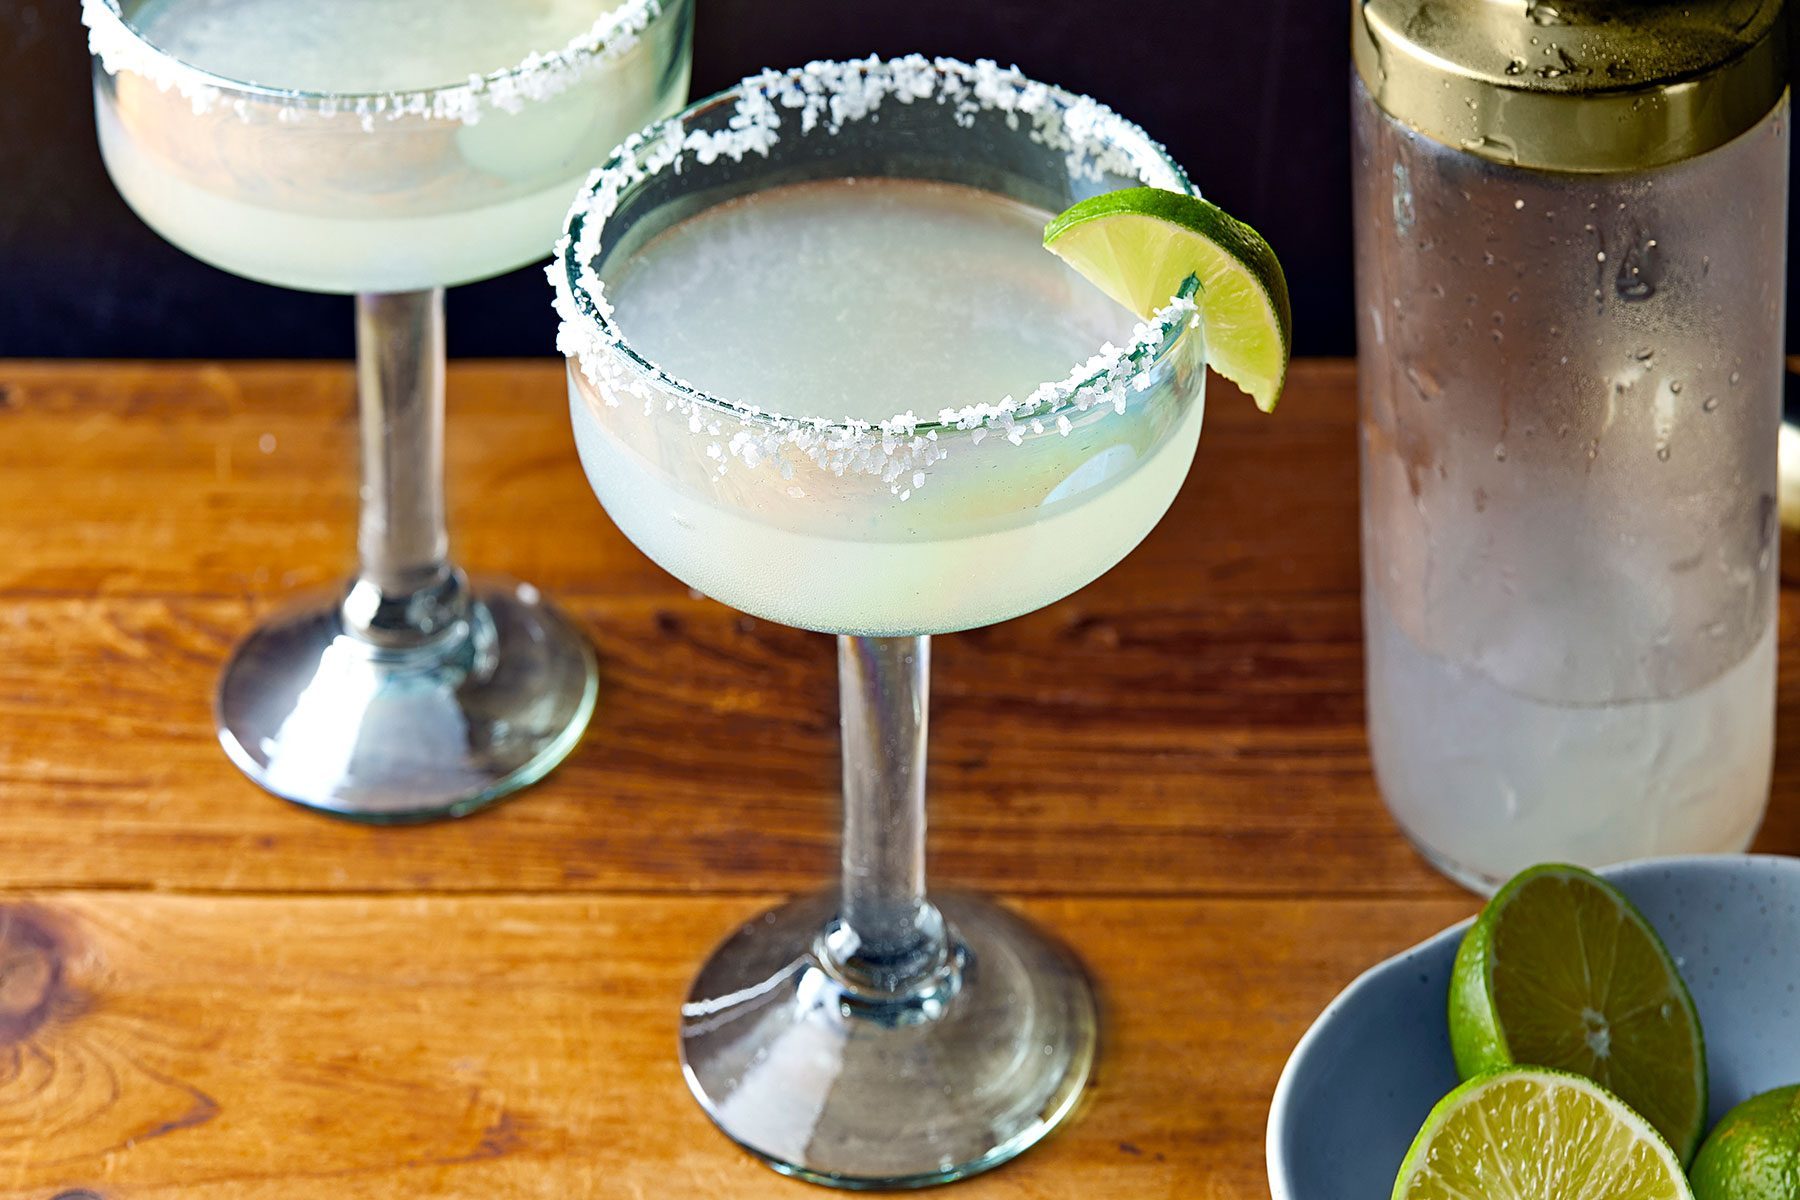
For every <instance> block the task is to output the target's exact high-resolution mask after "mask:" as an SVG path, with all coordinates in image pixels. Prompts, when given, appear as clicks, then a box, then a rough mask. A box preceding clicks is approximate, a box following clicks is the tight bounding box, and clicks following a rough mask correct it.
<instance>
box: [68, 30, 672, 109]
mask: <svg viewBox="0 0 1800 1200" xmlns="http://www.w3.org/2000/svg"><path fill="white" fill-rule="evenodd" d="M678 3H679V0H678ZM669 7H675V5H666V4H665V3H664V0H624V3H622V4H621V5H619V7H617V8H615V9H613V10H612V11H610V12H607V13H604V14H602V15H601V16H600V17H599V18H597V19H596V20H595V21H594V24H593V25H592V26H591V27H590V28H589V29H587V30H586V31H585V32H583V33H580V34H577V35H576V36H575V37H574V38H572V39H570V40H569V42H568V43H567V44H566V45H564V46H562V47H561V48H560V49H555V50H549V51H545V52H543V53H534V54H531V55H528V56H527V57H526V58H525V59H524V61H522V62H519V63H516V64H514V65H513V66H510V67H503V68H501V69H500V70H497V71H490V72H488V73H487V74H485V75H471V76H469V77H468V78H467V79H464V80H462V81H460V82H457V83H448V84H444V85H442V86H440V87H432V88H422V89H420V90H418V91H411V92H309V91H303V90H296V89H291V88H276V87H268V86H265V85H263V84H258V83H249V82H246V81H244V80H239V79H232V78H230V77H229V76H225V75H219V74H216V73H214V72H212V71H207V70H205V69H203V68H201V67H197V66H194V65H193V64H191V63H188V62H184V61H183V60H181V59H179V58H177V57H176V56H175V55H173V54H171V53H169V52H168V51H166V50H163V49H161V48H160V47H158V46H157V45H156V44H155V43H154V42H152V41H150V40H149V39H148V38H146V37H145V36H144V35H143V34H141V33H139V32H138V31H137V30H136V29H135V28H133V26H132V25H131V23H130V22H129V21H128V20H126V18H125V14H124V10H123V9H122V8H121V7H120V0H81V21H82V24H84V25H86V26H87V30H88V50H89V52H90V53H92V54H93V56H94V57H95V58H97V59H98V60H99V61H100V65H101V67H102V68H104V69H105V71H106V72H107V73H108V74H109V75H117V74H119V73H120V72H122V71H128V72H130V73H131V74H134V75H139V76H142V77H143V78H145V79H147V80H149V81H150V82H151V83H154V84H155V85H156V86H157V88H158V89H160V90H161V91H165V92H167V91H170V90H174V91H176V92H178V93H180V94H181V95H182V96H184V97H186V98H187V99H188V101H189V102H190V103H192V104H193V106H194V111H195V112H197V113H199V112H205V111H207V110H208V109H210V108H212V107H213V106H214V105H215V104H217V103H218V102H219V101H220V100H222V99H224V98H226V97H230V96H235V97H236V98H237V101H238V112H239V115H240V116H246V117H247V116H248V115H249V114H248V110H247V109H246V108H245V107H244V106H243V101H244V100H245V99H246V98H249V97H257V98H261V99H268V100H279V101H281V102H283V104H284V105H285V106H286V107H288V108H293V109H306V110H309V111H317V112H320V113H323V114H326V115H333V114H337V113H348V114H352V115H356V116H360V117H362V118H363V119H364V121H365V123H367V122H372V121H373V120H374V119H375V118H377V117H383V118H386V119H388V120H396V119H399V118H402V117H423V118H427V119H433V120H450V121H461V122H464V123H465V124H472V123H474V122H475V121H477V120H479V119H480V117H481V112H482V109H483V108H484V107H490V108H497V109H500V110H501V111H503V112H509V113H511V112H518V111H520V110H521V109H522V108H524V107H525V105H527V104H528V103H531V102H533V101H537V100H546V99H549V98H550V97H551V96H554V95H556V94H558V93H559V92H562V91H565V90H567V89H568V88H570V87H572V86H574V85H575V84H576V83H578V82H580V81H581V79H583V78H584V77H585V76H586V75H587V73H588V72H589V71H590V70H591V69H592V68H593V67H594V66H595V65H596V64H599V63H603V62H607V61H610V60H612V59H615V58H619V57H621V56H622V55H624V54H626V53H628V52H629V51H630V50H631V49H632V48H633V47H634V46H636V45H637V42H638V38H639V37H640V36H641V35H642V34H643V32H644V30H646V29H648V28H649V27H650V26H651V24H653V23H654V22H655V21H656V20H657V18H658V17H660V16H662V15H663V13H664V11H665V10H666V9H667V8H669Z"/></svg>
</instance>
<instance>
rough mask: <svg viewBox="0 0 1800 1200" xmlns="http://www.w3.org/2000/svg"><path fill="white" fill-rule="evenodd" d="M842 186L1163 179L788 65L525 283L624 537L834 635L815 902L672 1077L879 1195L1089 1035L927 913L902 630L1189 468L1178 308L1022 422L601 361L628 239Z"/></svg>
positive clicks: (962, 106) (1027, 405)
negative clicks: (794, 408)
mask: <svg viewBox="0 0 1800 1200" xmlns="http://www.w3.org/2000/svg"><path fill="white" fill-rule="evenodd" d="M845 176H861V177H869V176H882V177H892V178H902V179H923V180H936V181H946V182H950V183H956V184H963V185H968V186H972V187H975V188H980V189H985V190H987V191H990V192H994V193H1000V194H1002V195H1004V196H1006V197H1010V198H1013V199H1015V200H1018V201H1022V202H1025V203H1027V204H1031V205H1034V206H1037V207H1039V208H1041V209H1045V210H1049V211H1057V210H1060V209H1062V208H1064V207H1066V206H1067V205H1069V204H1071V203H1073V202H1075V201H1077V200H1080V199H1082V198H1084V197H1087V196H1091V195H1094V194H1096V193H1099V192H1104V191H1108V190H1112V189H1115V188H1119V187H1124V186H1136V185H1139V184H1143V183H1147V184H1151V185H1156V186H1160V187H1164V188H1169V189H1180V190H1184V191H1186V190H1191V185H1190V184H1189V183H1188V181H1187V178H1186V176H1185V175H1184V174H1183V172H1182V171H1181V169H1180V167H1178V166H1177V165H1176V164H1175V163H1174V162H1172V161H1171V160H1170V159H1169V158H1168V157H1167V155H1166V154H1165V153H1164V152H1163V151H1162V149H1161V148H1160V147H1159V146H1157V145H1156V144H1155V143H1154V142H1152V141H1151V140H1150V139H1149V138H1148V137H1146V136H1145V135H1144V134H1143V132H1142V131H1140V130H1139V129H1138V128H1137V127H1136V126H1134V125H1131V124H1129V123H1128V122H1126V121H1124V120H1123V119H1121V118H1119V117H1118V116H1116V115H1114V114H1113V113H1111V112H1110V111H1108V110H1107V109H1105V108H1103V107H1102V106H1100V105H1098V104H1096V103H1095V102H1093V101H1091V100H1088V99H1086V98H1083V97H1079V96H1075V95H1072V94H1070V93H1067V92H1064V91H1060V90H1058V89H1055V88H1051V87H1047V86H1045V85H1042V84H1038V83H1033V82H1031V81H1030V80H1028V79H1025V78H1024V77H1023V76H1021V75H1019V74H1018V73H1016V72H1014V71H1007V70H1001V69H998V68H996V67H995V66H994V65H993V64H991V63H981V64H976V65H973V66H971V65H967V64H964V63H960V62H955V61H950V60H944V59H939V60H935V61H928V60H925V59H920V58H912V59H902V60H895V61H892V62H878V61H874V60H869V61H865V62H854V63H815V64H813V65H811V66H809V67H806V68H803V69H800V70H796V71H791V72H786V73H771V74H766V75H763V76H760V77H757V78H755V79H750V80H746V81H745V82H744V83H742V84H740V85H738V86H737V87H736V88H734V89H732V90H730V91H728V92H725V93H723V94H722V95H720V96H718V97H716V98H714V99H711V100H708V101H705V102H703V103H701V104H699V105H698V106H696V107H694V108H691V109H689V110H688V111H687V112H685V113H683V114H682V115H681V116H679V117H677V118H675V119H674V120H672V121H669V122H665V123H663V124H661V125H657V126H653V127H652V128H650V129H648V130H646V131H645V132H644V133H642V134H640V135H638V136H637V137H635V138H633V139H632V140H631V141H629V142H627V143H626V144H625V145H624V146H623V147H621V148H620V150H619V152H618V153H617V154H616V155H615V157H614V158H613V159H612V161H611V162H610V163H609V164H608V165H607V166H606V167H605V168H604V169H603V170H602V171H601V172H600V173H599V174H597V175H596V177H595V180H594V182H593V183H592V185H591V186H590V187H589V189H588V190H587V191H586V192H585V193H584V194H583V196H582V197H581V198H580V199H579V200H578V201H577V204H576V206H575V208H574V210H573V211H572V213H571V214H570V218H569V223H568V227H567V231H566V237H565V238H564V240H563V242H562V243H561V244H560V246H559V255H558V259H557V261H556V263H555V264H554V265H553V266H552V268H551V278H552V282H553V283H554V284H555V285H556V287H557V292H558V296H557V303H558V309H559V311H560V313H561V316H562V318H563V328H562V334H561V338H560V342H559V344H560V346H561V348H562V349H563V350H564V351H565V353H567V354H568V356H569V360H570V364H569V367H570V369H569V380H570V388H571V410H572V414H573V419H574V424H575V431H576V439H577V443H578V445H579V446H580V450H581V455H582V459H583V462H584V464H585V465H586V467H587V470H588V474H589V477H590V479H591V481H592V483H593V486H594V489H595V491H596V492H597V493H598V495H599V497H600V499H601V501H602V502H603V503H604V504H605V506H606V508H607V511H608V512H609V513H610V514H611V515H612V517H613V519H614V520H615V521H616V522H617V523H618V525H619V526H620V528H621V529H623V530H624V532H625V533H626V534H627V536H629V537H630V538H631V539H632V540H633V541H634V542H635V543H636V544H637V545H638V546H639V547H641V548H642V549H643V550H644V551H645V552H646V553H647V554H649V555H650V557H652V558H653V559H655V560H656V561H657V562H658V563H660V564H661V565H662V566H663V567H665V568H666V569H667V570H669V571H670V572H671V573H673V574H674V575H676V576H677V577H678V578H680V579H682V580H683V581H684V582H686V583H688V584H689V585H690V586H693V587H695V588H698V589H701V590H702V591H704V592H705V593H707V594H708V595H711V596H714V597H717V598H718V599H720V600H722V601H724V602H725V603H727V604H730V605H733V606H734V607H737V608H740V609H742V610H744V611H746V612H749V613H752V614H755V615H757V616H760V617H764V618H767V619H770V620H774V621H780V622H783V623H787V624H792V625H797V626H801V627H804V628H808V629H813V630H817V631H820V632H825V633H833V634H837V635H839V636H838V664H839V673H840V689H839V690H840V699H841V706H842V716H841V722H842V724H841V729H842V739H843V743H842V744H843V788H844V806H843V814H844V832H843V863H842V877H841V882H840V884H839V886H838V887H836V888H834V889H832V890H830V891H828V892H826V893H824V894H822V895H817V896H812V897H808V898H805V899H799V900H795V901H793V902H791V903H788V904H785V905H783V906H781V907H779V908H776V909H774V910H773V911H770V912H767V913H764V914H762V915H760V916H758V917H756V918H754V919H753V920H751V921H750V922H749V923H748V924H747V925H745V926H744V927H743V928H742V929H740V930H739V931H738V932H737V933H736V934H734V935H732V936H731V937H729V938H728V939H727V940H726V941H725V942H724V943H723V944H722V945H721V946H720V947H719V948H718V950H717V951H716V952H715V953H714V954H713V956H712V958H711V959H710V960H709V961H708V962H707V963H706V965H705V966H704V967H703V968H702V969H701V971H700V975H699V977H698V979H697V980H696V981H695V983H694V985H693V990H692V994H691V996H690V998H689V1000H688V1002H687V1004H686V1005H685V1007H684V1008H683V1009H682V1020H681V1053H682V1060H683V1064H684V1066H685V1070H686V1076H687V1080H688V1083H689V1085H690V1087H691V1088H692V1089H693V1092H694V1094H695V1095H696V1096H697V1097H698V1098H699V1100H700V1103H701V1104H702V1105H703V1106H704V1107H705V1108H706V1111H707V1112H708V1113H709V1114H710V1115H711V1117H712V1119H713V1120H714V1121H715V1122H717V1123H718V1125H719V1126H720V1127H721V1128H722V1129H723V1130H724V1131H725V1132H726V1133H727V1134H729V1135H730V1136H731V1137H732V1138H733V1139H735V1140H736V1141H737V1142H739V1143H740V1144H741V1145H743V1146H744V1147H746V1148H747V1149H749V1150H751V1151H752V1152H754V1153H756V1154H757V1155H760V1156H761V1157H762V1158H763V1159H765V1160H766V1161H767V1162H768V1163H769V1164H770V1165H771V1166H773V1167H774V1168H775V1169H776V1170H778V1171H782V1172H785V1173H788V1174H792V1175H798V1176H801V1177H803V1178H807V1179H811V1180H814V1181H816V1182H820V1183H828V1184H834V1185H838V1186H842V1187H905V1186H917V1185H923V1184H930V1183H940V1182H944V1181H947V1180H953V1179H957V1178H960V1177H962V1176H965V1175H969V1174H972V1173H974V1172H977V1171H981V1170H984V1169H986V1168H988V1167H992V1166H994V1165H996V1164H998V1163H1001V1162H1004V1161H1005V1160H1007V1159H1009V1158H1011V1157H1012V1156H1013V1155H1015V1154H1018V1153H1019V1152H1020V1151H1021V1150H1023V1149H1025V1148H1026V1147H1028V1146H1030V1145H1031V1144H1033V1143H1034V1142H1036V1141H1037V1140H1038V1139H1040V1138H1042V1137H1043V1136H1044V1135H1045V1134H1046V1133H1047V1132H1048V1131H1049V1130H1050V1129H1051V1128H1052V1127H1054V1126H1055V1125H1056V1124H1057V1123H1058V1122H1059V1121H1060V1120H1061V1119H1062V1118H1063V1117H1065V1116H1067V1115H1068V1113H1069V1112H1070V1111H1071V1109H1072V1108H1073V1106H1074V1104H1075V1101H1076V1098H1077V1096H1078V1094H1079V1093H1080V1091H1081V1088H1082V1086H1083V1084H1084V1082H1085V1081H1086V1079H1087V1077H1088V1074H1089V1071H1090V1068H1091V1065H1092V1063H1093V1058H1094V1048H1095V1040H1096V1033H1097V1020H1096V1010H1095V1001H1094V994H1093V991H1092V989H1091V987H1090V985H1089V983H1088V981H1087V980H1086V978H1085V977H1084V975H1083V973H1082V971H1081V969H1080V968H1079V966H1078V965H1077V963H1076V961H1075V960H1074V959H1073V958H1072V957H1071V956H1070V955H1069V953H1068V952H1067V951H1066V950H1064V949H1063V948H1062V947H1060V946H1059V945H1058V944H1057V943H1056V942H1055V941H1054V940H1053V939H1051V938H1050V937H1048V936H1046V935H1045V934H1044V933H1043V932H1041V931H1039V930H1037V929H1036V928H1034V927H1033V926H1032V925H1030V924H1028V923H1027V922H1025V921H1024V920H1022V919H1020V918H1019V917H1017V916H1015V915H1013V914H1012V913H1011V912H1009V911H1008V910H1007V909H1005V908H1003V907H1001V906H999V905H997V904H995V903H993V902H992V901H989V900H985V899H982V898H980V897H976V896H971V895H965V894H959V893H953V892H951V893H945V892H932V893H931V894H930V895H929V896H928V895H927V893H926V889H925V865H924V854H925V759H926V749H925V747H926V707H927V687H928V676H929V671H928V667H929V662H930V635H932V634H937V633H946V632H950V631H953V630H957V629H964V628H969V627H972V626H976V625H983V624H988V623H991V622H994V621H1000V620H1005V619H1007V618H1009V617H1013V616H1016V615H1019V614H1021V613H1024V612H1028V611H1031V610H1033V609H1036V608H1039V607H1041V606H1043V605H1045V604H1049V603H1051V602H1053V601H1055V600H1057V599H1060V598H1061V597H1063V596H1065V595H1067V594H1068V593H1070V592H1072V591H1074V590H1075V589H1077V588H1079V587H1081V586H1083V585H1084V584H1086V583H1088V582H1089V581H1091V580H1093V579H1094V578H1096V577H1097V576H1099V575H1100V574H1102V573H1103V572H1105V571H1106V570H1108V569H1109V568H1110V567H1112V566H1113V564H1115V563H1116V562H1117V561H1118V560H1119V559H1121V558H1122V557H1124V556H1125V554H1126V553H1128V552H1129V551H1130V550H1131V549H1132V547H1134V546H1135V545H1136V544H1137V543H1138V542H1139V541H1140V540H1141V539H1142V538H1143V537H1144V535H1145V534H1147V533H1148V532H1149V531H1150V529H1151V528H1152V527H1153V526H1154V525H1155V524H1156V522H1157V521H1158V520H1159V519H1160V518H1161V517H1162V514H1163V513H1164V512H1165V511H1166V510H1167V508H1168V505H1169V503H1170V501H1171V500H1172V499H1173V498H1174V496H1175V493H1176V491H1177V489H1178V488H1179V487H1180V485H1181V482H1182V480H1183V478H1184V477H1185V476H1186V474H1187V471H1188V469H1189V467H1190V465H1191V463H1192V461H1193V455H1194V450H1195V446H1196V443H1197V440H1198V438H1199V434H1200V423H1201V415H1202V396H1203V386H1204V379H1205V351H1204V346H1203V341H1202V337H1201V331H1200V329H1199V328H1198V326H1197V324H1196V323H1195V321H1194V320H1193V317H1192V313H1193V306H1192V304H1191V301H1190V297H1191V294H1192V290H1191V289H1192V288H1193V286H1194V285H1193V283H1192V282H1191V281H1190V283H1189V285H1188V291H1187V293H1186V294H1185V295H1184V296H1183V297H1181V298H1177V299H1174V300H1173V302H1172V303H1171V305H1170V306H1169V307H1168V308H1167V309H1165V310H1164V312H1163V313H1161V314H1159V316H1158V318H1157V319H1156V320H1155V321H1153V322H1151V323H1149V324H1146V325H1144V326H1140V327H1139V328H1138V330H1137V333H1136V338H1135V340H1134V341H1133V342H1132V343H1131V344H1130V345H1128V346H1126V347H1123V348H1106V349H1105V350H1104V351H1102V348H1101V347H1098V346H1096V347H1095V350H1096V351H1097V352H1100V353H1098V355H1097V357H1096V358H1095V359H1094V361H1092V362H1090V363H1088V364H1086V366H1085V367H1078V368H1076V370H1075V371H1074V373H1073V374H1072V375H1071V376H1070V377H1069V378H1068V379H1067V380H1064V381H1061V382H1053V383H1049V384H1046V385H1045V386H1044V387H1042V388H1039V389H1038V390H1037V391H1036V392H1035V393H1034V394H1033V396H1032V397H1030V398H1029V399H1028V400H1026V401H1024V402H1021V403H1019V404H1001V403H998V402H999V401H1000V400H1001V399H1002V398H1001V397H994V398H993V399H994V401H995V402H996V403H995V404H993V405H978V406H976V407H974V408H968V409H964V410H961V411H958V412H946V413H944V414H943V415H942V417H941V418H940V419H939V420H936V421H917V420H913V419H910V418H906V419H896V420H894V421H890V422H883V423H880V424H875V425H871V424H869V423H866V422H848V421H846V422H836V423H834V422H831V421H827V420H814V419H799V420H796V419H790V418H786V417H781V416H777V415H775V414H772V413H768V412H765V411H761V410H759V409H755V408H752V407H749V406H747V405H744V404H741V403H738V402H736V401H735V400H734V399H733V398H731V397H726V396H718V395H707V394H703V393H702V392H700V391H698V390H696V389H694V388H693V387H691V386H689V385H687V384H684V383H683V382H681V381H680V380H679V379H678V378H676V377H675V376H673V375H672V374H670V373H668V372H667V371H664V370H662V369H660V368H659V367H658V366H657V365H655V364H654V363H651V362H649V361H646V360H645V359H644V358H643V357H641V356H640V355H638V354H637V353H636V352H635V351H634V350H633V349H632V347H631V346H630V345H629V344H628V343H627V342H626V340H625V338H624V336H623V335H622V334H621V333H620V330H619V328H618V327H617V325H616V324H615V322H614V319H613V313H612V308H611V305H610V302H609V301H608V299H607V297H606V294H605V286H606V282H607V280H608V278H609V277H610V276H614V275H615V274H616V272H617V270H618V269H619V267H620V266H622V265H623V264H624V263H626V262H627V261H628V260H630V259H631V258H632V257H633V255H634V254H635V253H636V252H637V251H639V250H640V249H642V248H643V247H644V246H645V244H646V242H647V241H648V240H649V239H652V238H654V237H655V236H656V235H657V234H659V233H660V232H662V231H663V230H665V229H667V228H669V227H670V226H671V225H672V224H673V223H675V222H677V221H679V220H681V219H683V218H685V217H688V216H691V215H693V214H694V213H695V212H697V211H700V210H702V209H705V208H707V207H710V206H713V205H717V204H720V203H722V202H724V201H727V200H730V199H732V198H734V197H739V196H743V195H746V194H749V193H752V192H756V191H758V190H761V189H766V188H770V187H773V186H776V185H779V184H787V183H793V182H797V181H804V180H818V179H831V178H837V177H845ZM944 269H945V270H946V271H954V270H955V269H956V265H955V264H954V263H950V262H946V263H945V264H944ZM768 300H769V303H771V304H779V303H780V302H781V297H779V296H770V297H769V298H768ZM933 352H934V348H933V347H929V346H920V347H919V348H918V353H919V354H921V355H926V354H930V353H933ZM921 399H922V401H923V403H924V405H930V404H931V403H932V402H934V401H936V400H939V399H944V400H947V399H949V398H948V397H922V398H921ZM921 580H931V581H936V582H935V583H934V584H933V585H932V586H924V585H923V584H921V582H920V581H921Z"/></svg>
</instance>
